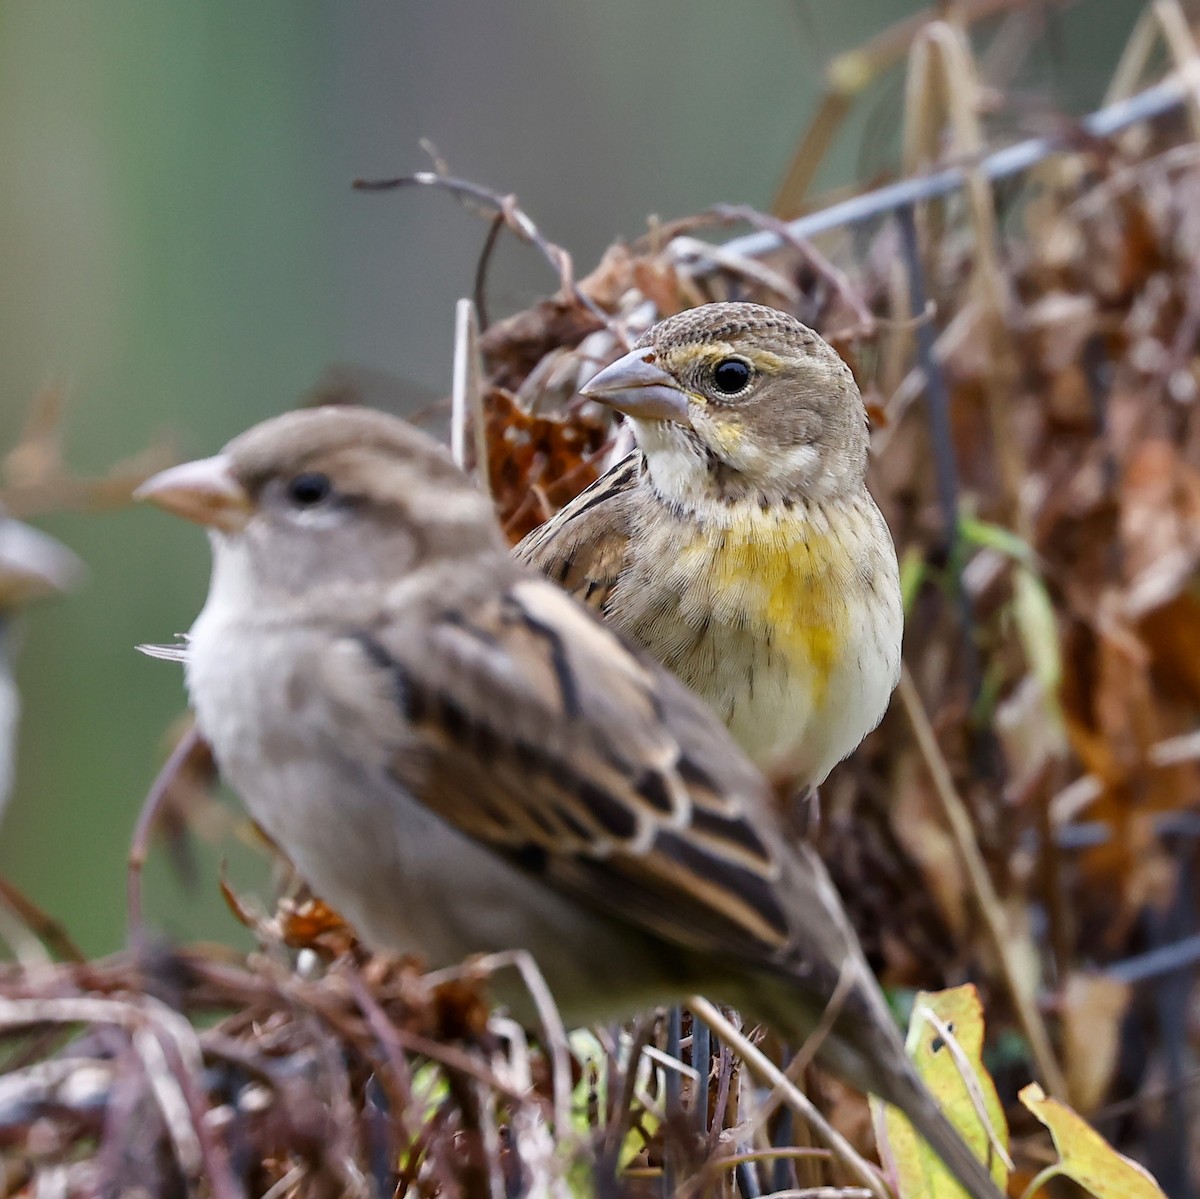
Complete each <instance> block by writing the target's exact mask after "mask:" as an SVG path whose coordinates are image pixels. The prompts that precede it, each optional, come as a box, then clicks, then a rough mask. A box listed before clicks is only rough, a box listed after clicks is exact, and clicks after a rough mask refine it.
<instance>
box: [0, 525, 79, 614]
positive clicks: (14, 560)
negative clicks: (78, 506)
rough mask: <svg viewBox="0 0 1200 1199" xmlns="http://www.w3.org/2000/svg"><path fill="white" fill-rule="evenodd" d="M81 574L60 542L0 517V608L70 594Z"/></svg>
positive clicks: (72, 556)
mask: <svg viewBox="0 0 1200 1199" xmlns="http://www.w3.org/2000/svg"><path fill="white" fill-rule="evenodd" d="M83 575H84V565H83V563H82V562H81V561H80V560H79V559H78V558H77V557H76V556H75V555H74V554H73V553H71V551H70V550H69V549H67V547H66V546H65V545H63V544H62V542H60V541H56V540H55V539H54V538H53V537H50V536H48V535H47V534H45V533H41V532H39V531H38V530H37V529H33V528H30V526H29V525H26V524H22V523H21V521H19V520H12V519H9V518H4V517H0V609H3V610H5V611H7V610H9V609H11V608H17V607H20V606H21V605H22V604H27V603H29V601H30V600H36V599H43V598H45V597H46V596H50V595H57V594H59V593H60V592H63V591H70V590H71V589H72V588H73V587H75V586H77V585H78V584H79V582H80V581H81V580H82V579H83Z"/></svg>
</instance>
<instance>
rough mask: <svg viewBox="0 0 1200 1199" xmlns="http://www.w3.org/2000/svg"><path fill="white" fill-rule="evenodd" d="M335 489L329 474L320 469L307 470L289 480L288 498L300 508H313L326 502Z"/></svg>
mask: <svg viewBox="0 0 1200 1199" xmlns="http://www.w3.org/2000/svg"><path fill="white" fill-rule="evenodd" d="M332 491H333V484H332V483H330V481H329V476H328V475H323V474H321V472H320V471H315V470H306V471H305V472H304V473H303V474H299V475H296V476H295V477H293V478H292V479H290V480H289V481H288V485H287V494H288V499H289V500H291V501H292V503H293V504H295V505H296V506H297V507H298V508H313V507H315V506H316V505H317V504H321V503H324V502H325V500H327V499H328V498H329V496H330V494H331V493H332Z"/></svg>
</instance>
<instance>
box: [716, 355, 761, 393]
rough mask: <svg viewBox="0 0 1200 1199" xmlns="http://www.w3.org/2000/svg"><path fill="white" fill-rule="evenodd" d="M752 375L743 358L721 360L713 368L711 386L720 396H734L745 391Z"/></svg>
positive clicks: (748, 365) (748, 364) (751, 370)
mask: <svg viewBox="0 0 1200 1199" xmlns="http://www.w3.org/2000/svg"><path fill="white" fill-rule="evenodd" d="M753 373H754V370H753V368H752V367H751V365H750V363H748V362H747V361H746V360H745V359H744V358H722V359H721V361H720V362H718V363H717V365H716V366H714V367H713V376H712V377H713V385H714V386H715V387H716V389H717V390H718V391H719V392H720V393H721V394H722V395H727V396H735V395H737V393H738V392H739V391H744V390H745V389H746V386H747V385H748V384H749V382H750V376H751V375H752V374H753Z"/></svg>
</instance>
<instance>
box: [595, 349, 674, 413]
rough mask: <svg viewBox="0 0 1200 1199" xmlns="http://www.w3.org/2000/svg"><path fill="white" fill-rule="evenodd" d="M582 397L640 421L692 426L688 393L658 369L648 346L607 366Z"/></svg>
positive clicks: (660, 368) (633, 351) (672, 378)
mask: <svg viewBox="0 0 1200 1199" xmlns="http://www.w3.org/2000/svg"><path fill="white" fill-rule="evenodd" d="M580 394H581V395H585V396H587V398H588V399H589V400H598V401H599V402H600V403H601V404H607V405H609V407H610V408H615V409H616V410H617V411H618V412H623V413H625V415H626V416H633V417H637V418H638V419H639V420H668V421H672V422H673V423H674V424H677V425H690V424H691V423H692V418H691V415H690V413H689V411H688V395H687V392H686V391H684V390H683V388H682V387H680V386H679V384H678V383H677V382H676V381H675V379H674V377H673V376H671V375H669V374H668V373H667V372H666V371H665V370H663V369H662V367H660V366H655V364H654V351H653V350H652V349H650V348H649V347H647V348H646V349H642V350H631V351H630V352H629V353H628V354H626V355H625V356H624V357H623V358H618V359H617V360H616V362H614V363H613V364H612V365H611V366H606V367H605V368H604V369H603V370H602V371H601V372H600V373H599V374H598V375H593V376H592V378H591V379H590V380H589V381H588V382H587V383H586V384H585V385H584V386H583V388H582V389H581V390H580Z"/></svg>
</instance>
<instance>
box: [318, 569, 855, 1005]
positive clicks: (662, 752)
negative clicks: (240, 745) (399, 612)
mask: <svg viewBox="0 0 1200 1199" xmlns="http://www.w3.org/2000/svg"><path fill="white" fill-rule="evenodd" d="M347 648H349V650H350V652H346V651H347ZM337 658H338V661H337V663H336V670H335V671H333V672H327V675H328V676H329V685H330V687H331V688H332V689H333V690H334V691H335V692H336V695H337V698H338V700H339V702H341V703H343V704H351V705H353V703H354V702H355V697H356V696H357V697H360V702H361V707H362V712H361V719H362V721H363V722H372V723H374V722H375V721H377V719H378V708H379V703H380V697H381V696H385V695H386V696H389V697H390V698H391V701H392V711H393V713H394V718H395V728H394V730H393V735H394V738H395V740H394V744H395V746H396V748H395V750H394V752H393V753H392V754H391V757H390V769H391V771H392V773H393V775H394V777H395V778H396V780H397V782H399V783H400V784H402V785H403V786H404V787H405V789H406V790H407V791H408V792H409V793H410V794H412V795H414V796H416V797H417V798H419V799H420V800H421V801H422V802H423V803H425V804H426V805H427V806H428V807H429V808H431V809H433V810H434V811H435V812H436V813H437V814H438V815H439V816H440V817H441V818H442V819H444V820H446V821H447V822H449V823H450V824H452V825H454V826H456V827H457V828H459V829H460V830H462V831H464V832H466V833H467V834H469V835H470V836H472V837H474V838H476V839H477V840H479V841H481V842H483V843H485V844H487V845H489V846H491V847H493V848H494V849H495V850H496V851H497V852H498V853H501V854H503V855H505V856H507V857H508V858H509V859H510V860H512V861H514V862H516V863H517V864H519V865H520V866H521V867H522V868H524V869H526V870H528V871H529V872H531V873H533V874H536V875H537V876H538V877H540V878H542V879H543V880H544V881H545V882H546V883H547V884H549V885H550V886H552V887H555V888H557V889H560V890H563V891H565V892H568V893H569V894H571V895H573V896H574V897H575V898H577V899H580V900H583V901H585V902H587V903H590V904H592V905H594V906H596V907H599V908H601V909H606V910H608V911H609V912H611V913H615V914H617V915H619V916H621V917H622V918H624V919H626V920H628V921H629V922H630V923H632V924H634V925H637V926H640V927H642V928H643V929H644V930H646V931H648V932H651V933H657V934H658V935H661V936H664V937H666V938H668V939H669V940H672V941H675V942H677V943H682V944H684V945H688V946H690V947H693V948H695V949H699V950H703V951H706V952H709V953H712V952H718V953H725V954H729V955H733V956H737V957H748V958H751V959H753V960H755V961H757V962H760V963H761V964H763V965H764V966H767V965H769V964H771V963H779V964H780V965H784V963H785V962H786V963H787V964H786V965H784V969H786V970H787V971H788V973H791V972H792V970H793V969H795V968H796V967H797V966H799V965H800V963H799V961H798V960H797V957H798V956H799V957H805V956H810V955H806V954H805V946H804V945H802V944H798V943H797V934H798V932H799V934H800V935H799V941H801V942H803V941H805V940H806V937H805V936H804V933H803V930H798V929H797V928H796V927H795V926H796V920H797V904H796V898H797V897H796V896H795V894H794V886H795V879H794V877H793V876H794V875H796V873H797V871H796V870H795V869H794V865H795V860H794V859H793V858H791V857H788V851H787V850H786V849H785V847H783V846H782V844H781V843H780V842H779V841H778V840H777V839H776V838H775V837H774V835H773V830H772V826H771V825H770V818H769V816H767V815H766V814H765V805H766V802H767V801H766V795H765V789H764V784H763V781H762V779H761V777H760V776H759V775H758V773H757V771H755V770H754V769H753V767H751V766H750V765H749V763H747V762H746V760H745V759H744V758H743V757H742V755H741V754H740V753H739V752H738V751H737V749H736V747H735V746H734V744H733V742H732V741H731V740H730V738H729V737H728V734H727V733H726V731H725V729H724V727H723V726H721V724H720V723H719V721H717V720H716V718H715V717H713V716H712V714H711V713H710V712H709V711H708V709H707V708H705V707H704V706H703V704H702V703H701V702H700V701H699V700H698V699H696V697H695V696H693V695H692V694H691V693H690V692H688V691H687V690H686V689H685V688H684V687H683V685H682V684H680V683H679V682H678V681H677V680H676V679H674V678H673V677H672V676H670V675H668V674H667V673H666V672H665V671H663V670H662V669H661V668H659V667H657V666H656V665H655V664H653V663H651V662H649V661H648V660H646V659H644V658H642V657H640V656H639V655H637V654H635V653H634V652H633V651H631V650H630V649H628V648H627V647H626V646H625V645H624V643H623V642H622V641H621V640H620V639H619V638H618V637H617V636H616V635H615V634H614V633H613V632H612V631H611V630H609V629H608V628H606V627H604V626H603V625H601V624H600V623H599V622H597V621H595V620H593V619H591V618H590V617H588V615H587V614H586V613H585V612H583V611H581V610H580V609H579V608H578V607H577V606H576V605H575V604H573V603H572V602H571V601H570V600H569V599H567V597H566V596H564V595H563V594H562V593H561V592H560V591H559V590H558V589H557V588H555V587H554V586H553V585H551V584H550V583H547V582H545V581H543V580H540V579H536V578H532V577H529V578H522V579H520V581H518V582H515V583H514V584H513V585H512V586H510V587H509V588H508V589H507V590H505V591H504V592H503V593H502V594H501V595H500V596H499V597H497V596H495V595H494V594H493V596H492V597H490V598H488V599H486V600H484V601H481V602H478V603H472V604H460V605H457V606H448V607H447V608H446V609H445V610H444V611H441V612H439V613H438V614H437V615H436V616H435V618H434V619H433V620H432V621H430V620H429V619H427V618H423V619H422V620H421V621H420V622H408V621H405V620H404V619H403V618H400V619H397V620H396V621H392V622H386V621H385V622H382V624H381V625H380V626H378V627H377V628H376V629H375V630H374V631H373V632H372V633H371V634H370V635H367V634H365V633H364V634H362V635H360V636H358V637H356V638H353V639H352V641H351V642H349V643H343V645H342V649H341V652H339V654H338V655H337ZM351 715H352V716H353V712H351ZM799 873H800V874H801V875H803V873H804V872H803V871H800V872H799ZM781 883H782V889H781ZM789 892H791V893H789ZM802 910H803V909H801V911H802ZM810 948H812V949H815V955H811V956H815V957H816V958H817V959H822V958H824V957H826V956H827V948H830V949H832V947H824V946H821V947H816V946H812V947H810ZM824 965H825V963H824V962H822V961H818V962H812V963H810V967H818V968H817V969H815V970H814V974H815V975H823V974H824V973H825V970H824V969H823V968H822V967H824ZM804 972H805V968H802V969H801V973H804ZM813 981H814V983H815V982H816V978H815V977H814V979H813Z"/></svg>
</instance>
